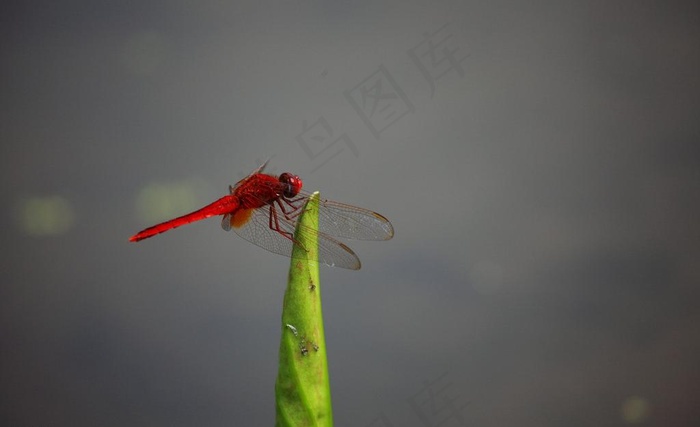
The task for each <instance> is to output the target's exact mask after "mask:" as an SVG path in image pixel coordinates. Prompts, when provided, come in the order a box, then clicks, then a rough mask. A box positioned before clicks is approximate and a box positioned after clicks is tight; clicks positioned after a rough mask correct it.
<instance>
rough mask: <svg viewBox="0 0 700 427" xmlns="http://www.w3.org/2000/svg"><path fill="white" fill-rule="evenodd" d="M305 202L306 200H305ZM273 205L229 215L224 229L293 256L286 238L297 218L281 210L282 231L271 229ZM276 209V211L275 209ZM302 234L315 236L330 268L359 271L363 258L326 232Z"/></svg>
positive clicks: (322, 258) (323, 260)
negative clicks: (285, 214)
mask: <svg viewBox="0 0 700 427" xmlns="http://www.w3.org/2000/svg"><path fill="white" fill-rule="evenodd" d="M304 202H305V201H304ZM270 209H271V206H269V205H268V206H263V207H261V208H257V209H248V210H242V211H239V213H237V214H236V215H235V216H232V215H225V216H224V218H223V220H222V223H221V226H222V228H223V229H224V230H227V231H228V230H231V229H233V230H234V231H235V232H236V233H237V234H238V235H239V236H241V237H243V238H244V239H246V240H248V241H249V242H251V243H253V244H255V245H257V246H260V247H261V248H263V249H266V250H268V251H270V252H273V253H276V254H280V255H284V256H287V257H291V255H292V246H293V242H292V240H291V239H290V238H288V237H286V236H285V235H284V234H283V233H287V235H288V236H292V235H293V234H294V228H295V227H296V218H292V219H286V218H285V217H284V215H283V214H282V212H279V210H277V219H278V223H279V228H280V231H282V232H283V233H280V232H278V231H277V230H274V229H272V228H271V227H270V215H271V214H272V213H271V211H270ZM272 209H275V208H272ZM299 232H300V233H302V234H304V233H313V234H315V235H316V236H317V238H318V261H319V262H320V263H322V264H326V265H329V266H332V267H333V266H335V267H341V268H348V269H351V270H358V269H359V268H360V265H361V264H360V259H359V258H358V257H357V255H356V254H355V252H353V251H352V249H350V248H349V247H347V246H346V245H344V244H343V243H341V242H339V241H337V240H335V239H333V238H332V237H330V236H328V235H327V234H325V233H323V232H317V231H314V230H312V229H309V228H302V229H300V230H299Z"/></svg>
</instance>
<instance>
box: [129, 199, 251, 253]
mask: <svg viewBox="0 0 700 427" xmlns="http://www.w3.org/2000/svg"><path fill="white" fill-rule="evenodd" d="M239 206H240V203H239V202H238V197H235V196H231V195H228V196H224V197H222V198H220V199H219V200H217V201H215V202H214V203H212V204H209V205H207V206H205V207H203V208H202V209H199V210H196V211H194V212H191V213H188V214H187V215H183V216H181V217H178V218H175V219H171V220H170V221H165V222H162V223H160V224H158V225H154V226H153V227H148V228H147V229H145V230H141V231H139V232H138V233H136V234H134V235H133V236H131V237H130V238H129V241H130V242H138V241H139V240H143V239H148V238H149V237H153V236H155V235H156V234H160V233H163V232H166V231H168V230H170V229H171V228H176V227H179V226H181V225H185V224H189V223H191V222H194V221H199V220H201V219H205V218H209V217H210V216H214V215H225V214H227V213H233V212H235V211H236V210H237V209H238V207H239Z"/></svg>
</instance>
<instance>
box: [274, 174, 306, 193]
mask: <svg viewBox="0 0 700 427" xmlns="http://www.w3.org/2000/svg"><path fill="white" fill-rule="evenodd" d="M279 180H280V182H281V183H283V184H287V188H286V189H285V190H284V197H294V196H296V195H297V194H299V191H301V186H302V183H301V178H299V177H298V176H296V175H292V174H291V173H289V172H285V173H283V174H282V175H280V177H279Z"/></svg>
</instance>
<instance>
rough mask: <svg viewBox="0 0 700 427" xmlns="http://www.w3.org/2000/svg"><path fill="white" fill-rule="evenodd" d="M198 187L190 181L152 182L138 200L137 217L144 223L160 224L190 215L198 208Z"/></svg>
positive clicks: (142, 191)
mask: <svg viewBox="0 0 700 427" xmlns="http://www.w3.org/2000/svg"><path fill="white" fill-rule="evenodd" d="M195 188H196V186H195V184H194V183H192V182H189V181H184V182H175V183H157V182H152V183H150V184H148V185H146V186H145V187H144V188H142V189H141V191H140V192H139V194H138V196H137V198H136V215H137V216H138V219H139V221H141V222H144V223H151V222H159V221H164V220H167V219H171V218H175V217H178V216H180V215H184V214H186V213H189V212H191V211H193V210H195V209H196V208H198V207H199V206H198V203H199V200H198V198H197V196H196V194H197V192H196V189H195Z"/></svg>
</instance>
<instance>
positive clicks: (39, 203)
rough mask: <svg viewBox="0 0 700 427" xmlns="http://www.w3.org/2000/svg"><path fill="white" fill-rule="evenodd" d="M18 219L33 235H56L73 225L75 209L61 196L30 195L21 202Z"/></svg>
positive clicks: (21, 225)
mask: <svg viewBox="0 0 700 427" xmlns="http://www.w3.org/2000/svg"><path fill="white" fill-rule="evenodd" d="M17 219H18V222H19V225H20V228H21V229H22V230H23V231H24V232H25V233H27V234H29V235H31V236H56V235H60V234H64V233H66V232H67V231H68V230H70V229H71V228H72V227H73V225H74V224H75V210H74V209H73V206H72V205H71V204H70V202H68V200H66V199H65V198H63V197H61V196H56V195H54V196H45V197H29V198H26V199H24V200H22V201H21V202H20V203H19V207H18V209H17Z"/></svg>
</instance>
